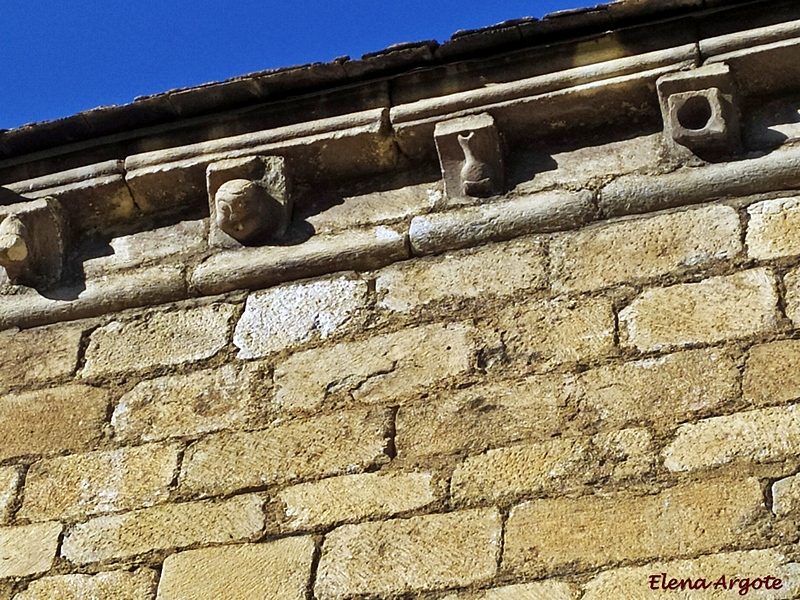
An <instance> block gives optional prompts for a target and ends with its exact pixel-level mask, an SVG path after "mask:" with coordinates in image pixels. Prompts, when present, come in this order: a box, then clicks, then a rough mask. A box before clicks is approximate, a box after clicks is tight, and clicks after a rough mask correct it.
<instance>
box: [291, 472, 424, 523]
mask: <svg viewBox="0 0 800 600" xmlns="http://www.w3.org/2000/svg"><path fill="white" fill-rule="evenodd" d="M278 500H279V501H280V502H281V504H282V508H283V512H284V518H285V522H284V523H283V526H284V527H285V528H286V529H297V530H303V529H313V528H315V527H319V526H327V525H334V524H338V523H346V522H357V521H364V520H367V519H376V518H381V517H390V516H393V515H396V514H398V513H402V512H405V511H410V510H415V509H417V508H422V507H424V506H427V505H428V504H431V503H432V502H435V501H436V500H437V490H436V487H435V485H434V483H433V475H432V474H431V473H386V474H382V473H361V474H358V475H345V476H343V477H331V478H328V479H323V480H322V481H318V482H315V483H301V484H300V485H296V486H293V487H290V488H287V489H285V490H282V491H281V492H279V493H278Z"/></svg>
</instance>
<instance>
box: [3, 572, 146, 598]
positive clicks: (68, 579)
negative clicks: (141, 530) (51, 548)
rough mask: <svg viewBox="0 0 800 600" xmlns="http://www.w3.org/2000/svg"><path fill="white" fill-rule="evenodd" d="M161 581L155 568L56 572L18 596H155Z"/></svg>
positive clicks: (34, 582)
mask: <svg viewBox="0 0 800 600" xmlns="http://www.w3.org/2000/svg"><path fill="white" fill-rule="evenodd" d="M157 581H158V573H156V572H155V571H153V570H151V569H137V570H136V571H132V572H131V571H107V572H104V573H98V574H97V575H56V576H54V577H43V578H42V579H38V580H36V581H32V582H31V583H30V584H29V585H28V588H27V589H26V590H25V591H24V592H20V593H19V594H17V595H16V596H14V600H54V599H56V598H58V599H61V598H64V599H65V600H66V599H69V600H101V599H102V600H106V599H108V600H111V599H113V600H152V598H153V592H154V591H155V589H156V583H157Z"/></svg>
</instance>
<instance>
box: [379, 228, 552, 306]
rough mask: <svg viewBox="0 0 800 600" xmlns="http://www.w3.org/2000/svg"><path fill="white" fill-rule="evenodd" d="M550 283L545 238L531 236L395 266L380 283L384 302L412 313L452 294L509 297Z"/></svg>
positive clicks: (380, 279) (459, 296)
mask: <svg viewBox="0 0 800 600" xmlns="http://www.w3.org/2000/svg"><path fill="white" fill-rule="evenodd" d="M545 281H546V274H545V256H544V251H543V248H542V241H541V240H540V239H537V238H528V239H523V240H515V241H513V242H508V243H505V244H492V245H490V246H485V247H482V248H478V249H476V250H465V251H461V252H455V253H452V254H448V255H446V256H443V257H440V258H430V259H422V260H415V261H411V262H408V263H399V264H396V265H392V266H390V267H387V268H385V269H384V270H383V271H381V272H380V274H379V275H378V279H377V281H376V283H375V287H376V290H377V292H378V295H379V298H380V301H379V305H380V306H383V307H385V308H388V309H389V310H393V311H408V310H411V309H413V308H415V307H417V306H419V305H423V304H428V303H430V302H435V301H437V300H442V299H444V298H447V297H456V298H474V297H477V296H485V295H495V296H505V295H508V294H512V293H514V292H515V291H517V290H521V289H531V288H539V287H542V286H543V285H544V284H545Z"/></svg>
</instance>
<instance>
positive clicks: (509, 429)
mask: <svg viewBox="0 0 800 600" xmlns="http://www.w3.org/2000/svg"><path fill="white" fill-rule="evenodd" d="M575 393H576V386H575V381H574V378H573V377H571V376H552V377H547V376H534V377H529V378H527V379H524V380H523V381H520V382H503V383H490V384H483V385H476V386H474V387H470V388H467V389H463V390H456V391H452V392H446V393H442V394H439V395H438V396H436V397H435V398H433V399H431V398H426V399H425V400H424V401H422V402H415V403H413V404H406V405H403V406H401V407H400V410H399V411H398V412H397V425H396V429H397V433H396V436H395V445H396V447H397V452H398V455H399V456H401V457H403V458H411V459H416V460H420V459H422V458H423V457H425V456H429V455H433V454H452V453H456V452H461V451H462V450H467V451H469V452H470V453H477V452H482V451H484V450H487V449H488V448H491V447H494V446H500V445H503V444H508V443H511V442H516V441H519V440H524V439H530V438H533V439H536V438H540V439H541V438H548V437H550V436H551V435H553V434H555V433H559V432H561V431H563V430H564V429H566V428H568V427H569V417H570V416H571V415H572V414H573V413H574V409H570V408H569V407H568V406H567V402H568V400H569V398H570V397H571V396H573V395H574V394H575Z"/></svg>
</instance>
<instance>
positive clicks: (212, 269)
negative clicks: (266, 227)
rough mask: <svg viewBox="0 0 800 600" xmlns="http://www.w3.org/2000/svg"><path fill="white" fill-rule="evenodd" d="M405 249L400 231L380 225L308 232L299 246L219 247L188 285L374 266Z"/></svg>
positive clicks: (253, 284) (274, 279)
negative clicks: (221, 249)
mask: <svg viewBox="0 0 800 600" xmlns="http://www.w3.org/2000/svg"><path fill="white" fill-rule="evenodd" d="M408 254H409V251H408V247H407V238H406V234H405V233H404V232H402V231H400V230H399V228H398V229H392V228H390V227H387V226H384V225H380V226H378V227H375V228H374V229H370V230H358V229H357V230H354V231H344V232H342V233H339V234H333V235H321V236H314V237H312V238H311V239H310V240H308V241H307V242H304V243H302V244H300V245H294V246H279V247H275V246H263V247H256V248H252V247H251V248H241V249H237V250H230V251H227V252H219V253H217V254H215V255H214V256H212V257H210V258H209V259H208V260H206V261H205V262H203V263H202V264H200V265H198V266H197V268H196V269H195V270H194V272H193V274H192V284H193V285H194V286H195V287H196V288H197V289H199V290H200V292H201V293H203V294H206V295H211V294H222V293H224V292H230V291H231V290H236V289H245V288H249V289H258V288H264V287H267V286H270V285H276V284H278V283H284V282H286V281H294V280H296V279H302V278H304V277H316V276H318V275H326V274H328V273H336V272H338V271H346V270H356V271H362V270H369V269H379V268H381V267H385V266H386V265H390V264H392V263H393V262H395V261H398V260H403V259H406V258H408Z"/></svg>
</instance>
